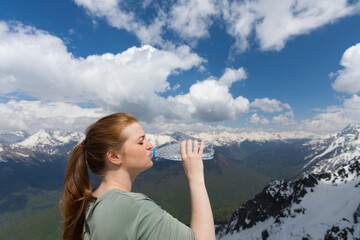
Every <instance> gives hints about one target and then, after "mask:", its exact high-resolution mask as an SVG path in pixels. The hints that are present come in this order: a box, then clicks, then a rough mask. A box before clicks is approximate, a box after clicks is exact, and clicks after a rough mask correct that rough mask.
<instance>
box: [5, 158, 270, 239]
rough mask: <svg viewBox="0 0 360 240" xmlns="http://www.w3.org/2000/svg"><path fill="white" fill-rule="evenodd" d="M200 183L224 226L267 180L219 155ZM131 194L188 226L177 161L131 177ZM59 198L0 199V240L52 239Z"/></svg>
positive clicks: (34, 192)
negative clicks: (139, 195)
mask: <svg viewBox="0 0 360 240" xmlns="http://www.w3.org/2000/svg"><path fill="white" fill-rule="evenodd" d="M205 178H206V186H207V189H208V193H209V197H210V201H211V204H212V207H213V211H214V218H215V222H226V221H228V220H229V219H230V217H231V214H232V212H233V211H234V210H235V209H236V208H237V207H239V205H240V204H241V203H242V202H243V201H245V200H247V199H249V198H251V197H252V196H254V195H255V194H256V193H258V192H260V191H261V190H262V188H263V187H264V186H265V185H266V184H267V183H268V181H269V178H268V177H266V176H264V175H262V174H259V173H257V172H255V171H254V170H251V169H250V168H248V167H246V166H245V165H243V164H242V163H240V162H238V161H233V160H229V159H228V158H227V157H224V156H223V155H222V154H217V155H216V156H215V159H214V160H211V161H205ZM59 189H60V187H59ZM133 191H134V192H141V193H144V194H146V195H148V196H149V197H150V198H152V199H153V200H154V201H155V202H156V203H157V204H159V205H160V206H161V207H162V208H163V209H165V210H166V211H168V212H169V213H171V214H172V215H173V216H174V217H176V218H178V219H179V220H181V221H182V222H184V223H186V224H189V223H190V214H191V212H190V196H189V187H188V182H187V180H186V176H185V173H184V169H183V166H182V163H181V162H175V161H159V162H155V163H154V167H153V168H151V169H149V170H147V171H146V172H144V173H142V174H140V175H139V176H138V177H137V179H136V180H135V183H134V185H133ZM60 195H61V191H60V190H57V191H55V190H52V191H50V190H41V189H35V188H28V189H24V190H22V191H19V192H16V193H12V194H10V195H9V196H6V197H4V198H2V199H1V200H0V239H2V240H8V239H9V240H10V239H18V240H21V239H58V238H59V237H60V235H61V232H60V230H59V227H60V225H59V223H60V222H61V218H60V213H59V209H58V203H59V199H60Z"/></svg>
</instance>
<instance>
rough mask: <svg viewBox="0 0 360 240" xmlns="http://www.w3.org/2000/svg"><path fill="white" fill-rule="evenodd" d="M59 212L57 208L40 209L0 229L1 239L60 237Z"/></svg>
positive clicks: (42, 239)
mask: <svg viewBox="0 0 360 240" xmlns="http://www.w3.org/2000/svg"><path fill="white" fill-rule="evenodd" d="M60 221H61V217H60V212H59V209H58V208H53V209H48V210H43V211H40V212H39V213H36V214H34V215H32V216H31V217H29V218H27V219H25V220H22V221H19V222H16V223H13V224H10V225H8V226H6V227H4V228H2V229H0V239H2V240H21V239H24V240H25V239H26V240H54V239H60V236H61V231H60Z"/></svg>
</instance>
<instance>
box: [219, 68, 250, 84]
mask: <svg viewBox="0 0 360 240" xmlns="http://www.w3.org/2000/svg"><path fill="white" fill-rule="evenodd" d="M246 77H247V76H246V72H245V69H243V68H239V69H237V70H236V69H233V68H226V69H225V72H224V74H223V75H222V76H221V77H220V79H219V82H220V83H222V84H224V85H226V86H228V87H230V86H231V85H232V84H233V83H234V82H238V81H241V80H243V79H246Z"/></svg>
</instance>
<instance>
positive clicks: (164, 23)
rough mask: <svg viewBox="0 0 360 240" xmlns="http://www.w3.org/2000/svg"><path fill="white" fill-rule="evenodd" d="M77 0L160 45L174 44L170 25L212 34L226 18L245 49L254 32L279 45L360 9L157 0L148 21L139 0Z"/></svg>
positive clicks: (343, 3) (339, 2) (273, 0)
mask: <svg viewBox="0 0 360 240" xmlns="http://www.w3.org/2000/svg"><path fill="white" fill-rule="evenodd" d="M74 1H75V3H76V4H77V5H79V6H82V7H84V8H85V9H86V10H87V12H88V13H89V14H90V15H91V16H93V17H96V18H101V17H104V18H105V19H106V20H107V22H108V23H109V24H110V25H111V26H114V27H116V28H119V29H125V30H127V31H129V32H131V33H134V34H135V35H136V36H137V37H138V38H139V39H140V41H141V42H142V43H152V44H159V45H161V46H166V45H167V44H170V45H172V44H171V43H170V41H168V40H164V39H163V37H165V36H166V34H167V31H168V30H173V31H175V32H176V33H177V34H178V36H179V37H180V38H181V39H185V40H190V41H196V40H198V39H200V38H204V37H208V36H209V28H210V27H211V26H212V25H213V22H214V21H219V22H225V25H226V26H225V27H226V29H227V32H228V33H229V34H230V35H232V36H233V37H234V38H235V40H236V43H235V47H236V48H237V49H240V50H241V51H244V50H246V49H247V48H248V45H249V44H248V41H249V38H250V36H251V35H252V34H251V33H253V32H255V35H256V38H257V39H258V40H259V43H260V48H261V49H262V50H274V49H275V50H280V49H282V48H283V47H284V45H285V43H286V42H287V41H288V40H289V39H291V38H292V37H295V36H298V35H302V34H307V33H309V32H311V31H313V30H315V29H316V28H319V27H321V26H324V25H326V24H329V23H333V22H334V21H336V20H338V19H340V18H342V17H346V16H349V15H352V14H355V13H357V12H359V10H360V2H358V1H356V2H355V3H352V4H350V3H348V1H347V0H332V1H329V0H317V1H312V0H287V1H283V0H244V1H232V0H178V1H172V2H166V3H162V4H157V7H156V12H155V13H153V12H152V13H151V14H149V15H152V16H154V17H153V19H152V21H150V23H148V24H147V23H145V22H144V21H142V20H141V17H140V16H138V15H136V13H137V12H139V11H136V9H135V8H136V6H137V4H133V5H130V4H125V1H124V0H103V1H98V0H74ZM171 4H172V5H171ZM140 5H141V4H140ZM150 5H151V3H150V2H149V1H146V3H145V4H142V5H141V8H142V11H141V12H144V11H146V10H147V9H152V8H149V7H148V6H150ZM125 6H126V7H125ZM129 6H132V8H134V9H131V7H129ZM149 11H150V10H149ZM274 33H276V34H274ZM172 41H176V40H172Z"/></svg>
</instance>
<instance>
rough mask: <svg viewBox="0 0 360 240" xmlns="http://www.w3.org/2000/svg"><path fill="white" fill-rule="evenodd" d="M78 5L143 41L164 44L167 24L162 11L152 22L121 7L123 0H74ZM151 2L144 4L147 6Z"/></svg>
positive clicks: (90, 13)
mask: <svg viewBox="0 0 360 240" xmlns="http://www.w3.org/2000/svg"><path fill="white" fill-rule="evenodd" d="M74 1H75V3H76V4H77V5H78V6H81V7H84V8H85V9H86V10H87V12H88V14H89V15H91V16H93V17H98V18H102V17H104V18H105V19H106V20H107V22H108V23H109V24H110V25H111V26H113V27H116V28H118V29H125V30H127V31H128V32H131V33H134V34H135V35H136V36H137V37H138V38H139V39H140V40H141V41H142V43H153V44H160V45H161V44H163V39H162V37H161V34H162V32H163V26H164V25H165V19H164V18H163V17H164V15H163V13H162V12H161V11H160V12H159V14H158V15H157V17H156V18H155V19H154V20H153V21H152V23H151V24H146V23H144V22H142V21H140V20H139V18H138V17H137V16H136V14H135V12H133V11H126V10H125V9H124V8H122V7H121V3H123V2H124V1H122V0H103V1H97V0H74ZM148 5H149V4H147V5H144V7H147V6H148Z"/></svg>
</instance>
